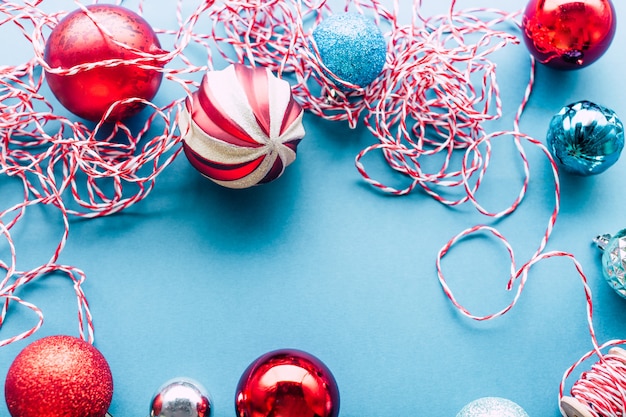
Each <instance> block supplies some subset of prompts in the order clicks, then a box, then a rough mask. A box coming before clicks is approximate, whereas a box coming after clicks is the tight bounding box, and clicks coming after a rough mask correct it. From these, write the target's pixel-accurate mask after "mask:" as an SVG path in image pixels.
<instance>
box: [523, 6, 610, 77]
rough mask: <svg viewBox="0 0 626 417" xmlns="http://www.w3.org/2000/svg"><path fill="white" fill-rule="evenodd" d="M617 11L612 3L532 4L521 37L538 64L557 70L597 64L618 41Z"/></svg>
mask: <svg viewBox="0 0 626 417" xmlns="http://www.w3.org/2000/svg"><path fill="white" fill-rule="evenodd" d="M615 28H616V20H615V8H614V7H613V4H612V3H611V1H610V0H576V1H574V0H531V1H530V2H529V3H528V6H526V10H525V11H524V16H523V19H522V34H523V37H524V41H525V42H526V46H527V47H528V49H529V51H530V52H531V53H532V54H533V55H534V56H535V58H537V60H538V61H539V62H541V63H543V64H546V65H548V66H551V67H554V68H558V69H577V68H582V67H585V66H587V65H589V64H592V63H593V62H595V61H596V60H597V59H598V58H600V57H601V56H602V55H603V54H604V53H605V52H606V51H607V49H608V48H609V46H610V45H611V42H612V41H613V38H614V37H615Z"/></svg>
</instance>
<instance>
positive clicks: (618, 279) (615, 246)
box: [594, 229, 626, 298]
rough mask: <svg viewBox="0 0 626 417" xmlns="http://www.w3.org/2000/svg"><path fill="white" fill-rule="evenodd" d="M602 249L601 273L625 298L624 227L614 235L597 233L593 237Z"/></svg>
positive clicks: (625, 256) (625, 255)
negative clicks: (597, 234)
mask: <svg viewBox="0 0 626 417" xmlns="http://www.w3.org/2000/svg"><path fill="white" fill-rule="evenodd" d="M594 242H595V243H596V244H597V245H598V248H600V250H601V251H602V274H603V276H604V279H605V280H606V282H607V283H608V284H609V286H611V288H613V289H614V290H615V292H616V293H617V294H619V295H620V296H621V297H623V298H626V229H622V230H620V231H619V232H617V233H616V234H615V235H613V236H611V235H610V234H604V235H599V236H597V237H596V238H595V239H594Z"/></svg>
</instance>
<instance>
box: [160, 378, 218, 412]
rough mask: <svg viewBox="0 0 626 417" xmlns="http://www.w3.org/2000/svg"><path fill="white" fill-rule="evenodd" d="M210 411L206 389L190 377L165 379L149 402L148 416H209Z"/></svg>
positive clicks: (211, 408)
mask: <svg viewBox="0 0 626 417" xmlns="http://www.w3.org/2000/svg"><path fill="white" fill-rule="evenodd" d="M212 411H213V405H212V403H211V398H210V396H209V394H208V392H207V390H206V389H205V388H204V387H203V386H202V385H200V384H199V383H198V382H196V381H194V380H193V379H190V378H175V379H171V380H169V381H167V382H166V383H165V384H163V385H162V386H161V387H160V388H159V389H158V390H157V392H156V394H154V397H152V401H151V403H150V417H210V416H211V414H212Z"/></svg>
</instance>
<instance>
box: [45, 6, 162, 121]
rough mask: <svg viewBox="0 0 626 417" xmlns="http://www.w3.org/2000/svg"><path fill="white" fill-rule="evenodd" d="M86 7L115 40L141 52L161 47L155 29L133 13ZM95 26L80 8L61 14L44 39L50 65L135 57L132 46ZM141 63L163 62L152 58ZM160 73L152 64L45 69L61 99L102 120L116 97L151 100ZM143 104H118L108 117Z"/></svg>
mask: <svg viewBox="0 0 626 417" xmlns="http://www.w3.org/2000/svg"><path fill="white" fill-rule="evenodd" d="M86 7H87V9H88V10H89V12H90V13H91V14H92V15H93V17H94V20H95V21H96V22H97V24H98V26H100V27H102V28H104V29H106V30H107V31H108V32H109V33H110V34H111V35H112V36H113V39H114V40H115V41H117V42H119V43H121V44H123V45H127V46H128V47H130V48H134V49H136V50H139V51H142V52H145V53H150V54H158V53H162V52H163V51H162V50H161V44H160V43H159V39H158V38H157V36H156V34H155V32H154V30H152V28H151V27H150V25H149V24H148V22H146V21H145V20H144V19H143V18H142V17H141V16H139V15H137V14H136V13H134V12H132V11H130V10H128V9H126V8H124V7H121V6H116V5H112V4H94V5H89V6H86ZM98 26H96V25H95V24H94V23H93V21H92V20H91V19H89V17H88V16H87V14H86V13H85V12H84V11H83V10H81V9H77V10H75V11H73V12H71V13H70V14H68V15H67V16H65V17H64V18H63V19H62V20H61V21H60V22H59V23H58V24H57V25H56V27H55V28H54V29H53V30H52V33H51V34H50V36H49V38H48V40H47V41H46V46H45V51H44V60H45V61H46V63H47V64H48V65H49V66H50V67H51V68H63V69H69V68H71V67H73V66H76V65H79V64H86V63H98V62H101V61H103V60H109V59H124V60H128V59H136V58H138V57H139V55H138V54H137V53H136V52H133V51H130V50H128V49H125V48H124V47H122V46H120V45H117V44H115V43H114V42H112V41H111V40H110V39H109V38H108V37H107V35H105V34H104V33H102V31H100V30H99V29H98ZM145 64H149V65H151V66H156V67H162V66H163V65H162V64H159V63H158V62H157V61H156V60H155V61H154V62H147V63H145ZM162 78H163V74H162V73H161V72H160V71H158V70H156V69H142V68H140V67H138V66H137V65H130V64H129V65H118V66H114V67H99V68H94V69H89V70H86V71H81V72H79V73H78V74H75V75H62V74H54V73H52V72H46V79H47V81H48V85H49V86H50V89H51V90H52V93H53V94H54V96H55V97H56V98H57V99H58V100H59V102H60V103H61V104H62V105H63V106H64V107H65V108H67V109H68V110H69V111H71V112H72V113H74V114H76V115H77V116H80V117H82V118H84V119H87V120H91V121H100V120H101V119H102V116H103V115H104V114H105V112H106V111H107V110H108V108H109V107H110V106H111V104H113V103H114V102H116V101H118V100H124V99H128V98H133V97H137V98H141V99H145V100H152V99H153V98H154V96H155V95H156V93H157V91H158V89H159V86H160V85H161V80H162ZM143 107H144V104H142V103H139V102H134V103H129V104H124V105H121V106H118V107H116V108H115V109H114V111H113V113H111V115H110V116H109V117H108V118H107V120H108V121H116V120H122V119H125V118H127V117H130V116H132V115H134V114H136V113H137V112H139V111H140V110H141V109H142V108H143Z"/></svg>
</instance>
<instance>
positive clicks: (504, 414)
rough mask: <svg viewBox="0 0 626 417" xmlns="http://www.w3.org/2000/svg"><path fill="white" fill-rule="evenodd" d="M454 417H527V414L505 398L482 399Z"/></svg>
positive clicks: (470, 404)
mask: <svg viewBox="0 0 626 417" xmlns="http://www.w3.org/2000/svg"><path fill="white" fill-rule="evenodd" d="M456 417H528V414H527V413H526V411H524V409H523V408H522V407H520V406H519V405H517V404H516V403H514V402H513V401H511V400H507V399H506V398H499V397H484V398H479V399H477V400H474V401H472V402H471V403H469V404H467V405H466V406H465V407H463V409H462V410H461V411H459V413H458V414H457V415H456Z"/></svg>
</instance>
